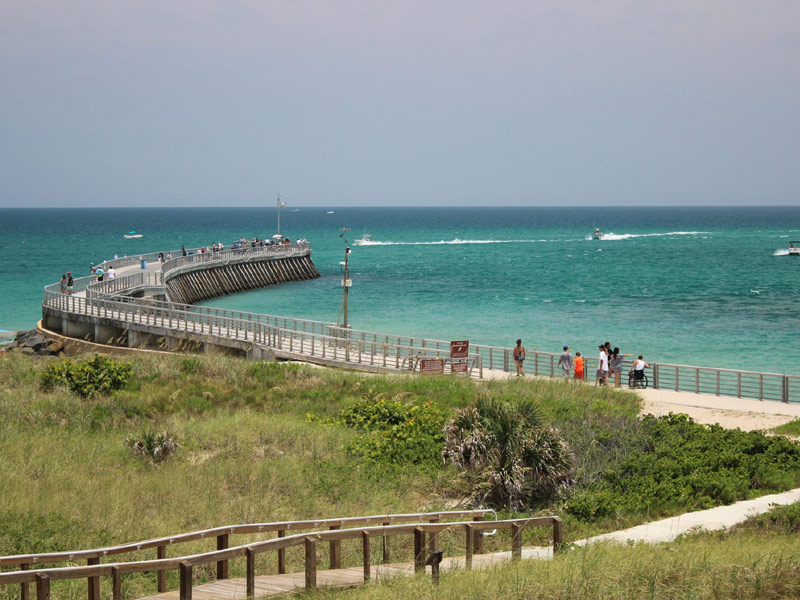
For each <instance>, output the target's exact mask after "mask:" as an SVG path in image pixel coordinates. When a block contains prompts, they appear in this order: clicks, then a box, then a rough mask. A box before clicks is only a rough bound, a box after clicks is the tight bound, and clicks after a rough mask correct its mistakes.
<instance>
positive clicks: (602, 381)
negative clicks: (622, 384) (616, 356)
mask: <svg viewBox="0 0 800 600" xmlns="http://www.w3.org/2000/svg"><path fill="white" fill-rule="evenodd" d="M598 361H599V362H600V365H599V366H598V368H597V376H596V377H595V380H594V384H595V385H606V384H607V383H608V354H606V347H605V346H600V356H599V357H598Z"/></svg>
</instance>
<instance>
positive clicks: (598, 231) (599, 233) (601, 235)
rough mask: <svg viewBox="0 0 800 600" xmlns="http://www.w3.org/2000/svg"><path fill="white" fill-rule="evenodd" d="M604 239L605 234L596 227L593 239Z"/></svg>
mask: <svg viewBox="0 0 800 600" xmlns="http://www.w3.org/2000/svg"><path fill="white" fill-rule="evenodd" d="M602 237H603V232H602V231H600V229H598V228H597V227H595V228H594V231H593V232H592V239H593V240H599V239H600V238H602Z"/></svg>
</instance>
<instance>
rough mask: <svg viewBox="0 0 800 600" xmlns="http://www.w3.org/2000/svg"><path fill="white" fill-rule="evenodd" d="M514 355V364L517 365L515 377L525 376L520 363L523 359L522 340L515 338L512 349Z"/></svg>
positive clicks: (523, 347) (523, 348)
mask: <svg viewBox="0 0 800 600" xmlns="http://www.w3.org/2000/svg"><path fill="white" fill-rule="evenodd" d="M512 355H513V356H514V364H515V365H516V367H517V377H524V376H525V369H523V365H522V363H523V362H524V361H525V346H523V345H522V340H517V345H516V346H514V349H513V350H512Z"/></svg>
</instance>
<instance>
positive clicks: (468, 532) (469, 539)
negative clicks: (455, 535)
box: [464, 524, 475, 571]
mask: <svg viewBox="0 0 800 600" xmlns="http://www.w3.org/2000/svg"><path fill="white" fill-rule="evenodd" d="M464 538H465V539H464V542H465V543H464V547H465V549H464V554H465V568H466V570H467V571H471V570H472V548H473V542H474V541H475V532H474V531H473V527H472V525H469V524H468V525H464Z"/></svg>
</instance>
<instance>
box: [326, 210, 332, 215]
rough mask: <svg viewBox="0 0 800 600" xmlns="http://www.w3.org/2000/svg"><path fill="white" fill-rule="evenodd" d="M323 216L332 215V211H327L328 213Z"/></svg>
mask: <svg viewBox="0 0 800 600" xmlns="http://www.w3.org/2000/svg"><path fill="white" fill-rule="evenodd" d="M325 214H326V215H332V214H333V211H332V210H329V211H328V212H326V213H325Z"/></svg>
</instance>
